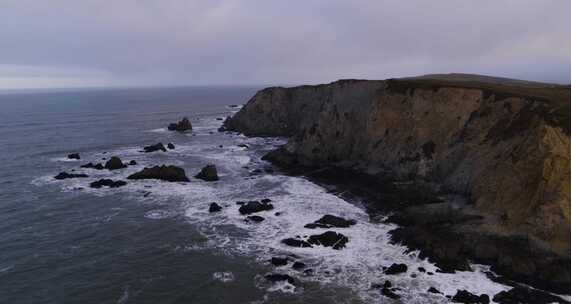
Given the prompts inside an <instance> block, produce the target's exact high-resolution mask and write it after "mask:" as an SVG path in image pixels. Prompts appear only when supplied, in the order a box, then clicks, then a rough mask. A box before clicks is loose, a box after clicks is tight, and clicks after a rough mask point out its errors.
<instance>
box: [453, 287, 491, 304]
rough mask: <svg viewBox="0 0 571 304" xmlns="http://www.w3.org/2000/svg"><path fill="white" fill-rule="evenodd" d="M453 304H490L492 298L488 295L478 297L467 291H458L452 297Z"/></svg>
mask: <svg viewBox="0 0 571 304" xmlns="http://www.w3.org/2000/svg"><path fill="white" fill-rule="evenodd" d="M452 302H457V303H466V304H488V303H490V297H489V296H488V295H487V294H482V295H479V296H477V295H475V294H473V293H471V292H469V291H466V290H458V291H457V292H456V294H455V295H454V296H453V297H452Z"/></svg>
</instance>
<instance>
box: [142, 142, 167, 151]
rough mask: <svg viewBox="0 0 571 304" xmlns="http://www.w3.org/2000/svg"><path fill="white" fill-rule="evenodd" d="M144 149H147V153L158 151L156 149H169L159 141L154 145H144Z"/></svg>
mask: <svg viewBox="0 0 571 304" xmlns="http://www.w3.org/2000/svg"><path fill="white" fill-rule="evenodd" d="M143 150H144V151H145V153H151V152H156V151H163V152H167V149H166V148H165V146H164V145H163V143H157V144H154V145H150V146H146V147H143Z"/></svg>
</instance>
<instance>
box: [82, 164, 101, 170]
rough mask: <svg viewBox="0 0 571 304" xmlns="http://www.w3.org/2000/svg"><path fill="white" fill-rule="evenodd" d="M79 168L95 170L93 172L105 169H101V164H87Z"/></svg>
mask: <svg viewBox="0 0 571 304" xmlns="http://www.w3.org/2000/svg"><path fill="white" fill-rule="evenodd" d="M81 168H89V169H95V170H103V169H105V167H103V165H102V164H93V163H87V164H85V165H82V166H81Z"/></svg>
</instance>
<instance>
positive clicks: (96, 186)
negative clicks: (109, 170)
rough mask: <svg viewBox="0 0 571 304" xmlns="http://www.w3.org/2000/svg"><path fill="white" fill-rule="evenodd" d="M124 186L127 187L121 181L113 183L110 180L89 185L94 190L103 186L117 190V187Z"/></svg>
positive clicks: (101, 180) (102, 180)
mask: <svg viewBox="0 0 571 304" xmlns="http://www.w3.org/2000/svg"><path fill="white" fill-rule="evenodd" d="M125 185H127V183H126V182H124V181H122V180H118V181H114V180H112V179H100V180H98V181H95V182H92V183H91V184H89V187H91V188H96V189H99V188H101V187H103V186H106V187H109V188H119V187H123V186H125Z"/></svg>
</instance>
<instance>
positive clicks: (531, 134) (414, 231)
mask: <svg viewBox="0 0 571 304" xmlns="http://www.w3.org/2000/svg"><path fill="white" fill-rule="evenodd" d="M451 77H452V76H451ZM566 101H571V91H570V90H568V89H564V88H559V87H557V86H547V85H546V86H536V87H530V86H527V85H525V84H521V85H519V86H518V85H514V84H513V83H511V82H510V83H509V84H507V83H498V80H497V79H495V78H494V79H490V81H489V82H487V81H486V79H485V78H484V80H482V78H478V82H470V81H465V80H463V81H456V80H454V79H453V77H452V78H450V79H447V80H442V79H438V80H434V79H431V78H415V79H402V80H387V81H362V80H344V81H338V82H335V83H332V84H329V85H319V86H301V87H295V88H268V89H264V90H262V91H260V92H258V93H257V94H256V95H255V96H254V97H253V98H252V99H251V100H250V101H249V102H248V104H247V105H246V106H245V107H243V108H242V109H241V110H240V111H239V112H238V113H237V114H236V115H235V116H234V117H232V118H230V119H228V120H226V121H225V123H224V127H223V130H229V131H237V132H241V133H244V134H245V135H249V136H287V137H290V140H289V142H288V143H287V144H286V145H285V146H283V147H281V148H279V149H278V150H276V151H273V152H270V153H269V154H268V155H267V156H266V157H265V159H266V160H268V161H271V162H273V163H274V164H276V165H278V166H280V167H281V168H284V169H286V170H288V171H289V172H290V173H293V174H303V175H306V176H308V177H309V178H310V179H312V180H314V181H317V182H319V183H321V184H325V185H336V186H337V187H339V188H340V189H344V195H356V196H359V197H365V198H366V200H367V206H366V207H367V208H368V209H369V211H370V213H371V215H372V216H374V215H375V214H392V216H390V217H389V218H388V220H389V221H391V222H394V223H397V224H399V228H398V229H396V230H394V231H393V232H392V237H393V240H394V241H395V242H399V243H402V244H404V245H407V246H408V247H409V248H410V249H411V250H415V249H419V250H421V252H422V254H423V256H426V257H428V258H429V259H430V260H431V261H433V262H435V263H436V264H437V266H438V267H439V268H440V270H441V271H445V272H446V271H454V270H468V269H469V268H470V262H477V263H483V264H488V265H492V268H493V270H494V272H496V273H497V274H499V275H501V276H502V277H503V278H496V279H497V280H504V281H509V280H514V281H518V282H524V283H526V284H529V285H531V286H534V287H537V288H541V289H545V290H549V291H553V292H558V293H565V294H570V293H571V257H570V255H569V246H570V244H571V242H570V240H569V237H568V234H567V232H568V230H569V229H568V228H569V227H571V220H570V217H568V216H567V214H568V212H569V211H571V208H570V207H569V206H570V204H571V202H570V201H569V199H567V191H568V190H567V189H571V187H570V186H571V179H570V177H569V176H571V175H570V174H569V173H571V168H570V166H571V152H570V151H571V140H570V138H569V136H568V125H567V121H569V120H568V119H567V114H566V113H567V105H566V103H565V102H566ZM347 190H349V191H348V192H347ZM347 193H353V194H347ZM452 198H454V199H452ZM455 198H459V199H455ZM511 285H513V286H518V284H516V283H513V282H512V283H511ZM514 290H516V291H517V290H520V293H522V292H523V291H521V290H526V289H525V288H521V287H518V289H514ZM526 292H529V290H528V291H526ZM537 292H538V291H537ZM508 298H509V297H508ZM546 298H547V295H546ZM503 303H510V302H503Z"/></svg>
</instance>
